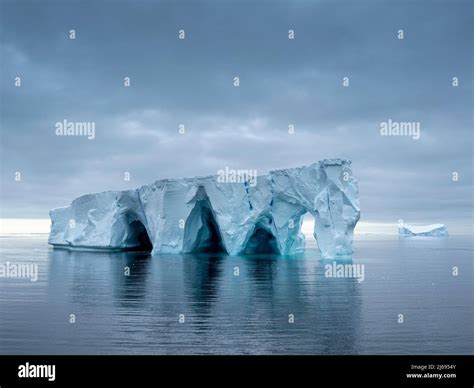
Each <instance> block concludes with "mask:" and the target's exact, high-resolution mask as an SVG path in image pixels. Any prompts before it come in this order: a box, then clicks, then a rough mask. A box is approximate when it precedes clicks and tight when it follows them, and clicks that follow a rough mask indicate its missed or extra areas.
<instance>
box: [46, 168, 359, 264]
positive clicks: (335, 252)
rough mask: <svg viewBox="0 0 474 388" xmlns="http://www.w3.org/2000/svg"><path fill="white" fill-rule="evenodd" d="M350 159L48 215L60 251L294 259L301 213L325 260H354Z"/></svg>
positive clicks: (156, 189)
mask: <svg viewBox="0 0 474 388" xmlns="http://www.w3.org/2000/svg"><path fill="white" fill-rule="evenodd" d="M350 165H351V162H350V161H348V160H341V159H331V160H322V161H320V162H317V163H314V164H312V165H310V166H305V167H298V168H291V169H284V170H275V171H271V172H270V173H269V174H268V175H264V176H258V177H256V179H254V180H252V181H250V180H247V179H246V180H244V181H242V182H241V183H235V182H234V183H229V182H225V181H222V180H220V179H218V177H217V176H206V177H196V178H181V179H163V180H159V181H156V182H155V183H153V184H151V185H149V186H143V187H141V188H139V189H136V190H128V191H107V192H102V193H97V194H88V195H84V196H82V197H79V198H77V199H75V200H74V201H72V203H71V205H70V206H67V207H63V208H58V209H54V210H51V211H50V217H51V221H52V223H51V233H50V236H49V243H50V244H52V245H54V246H56V247H67V248H90V249H111V250H114V249H118V250H124V249H147V250H152V253H161V252H162V253H189V252H205V251H221V252H226V253H228V254H232V255H235V254H254V253H276V254H294V253H297V252H301V251H302V250H304V246H305V237H304V235H303V234H302V233H301V224H302V222H303V216H304V215H305V214H306V213H310V214H311V215H312V216H313V217H314V219H315V226H314V237H315V238H316V239H317V242H318V247H319V250H320V252H321V256H322V257H323V258H335V257H341V256H350V255H351V254H352V239H353V231H354V227H355V225H356V223H357V221H358V220H359V216H360V209H359V192H358V185H357V180H356V179H355V178H354V177H353V176H352V172H351V169H350Z"/></svg>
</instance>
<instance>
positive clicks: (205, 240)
mask: <svg viewBox="0 0 474 388" xmlns="http://www.w3.org/2000/svg"><path fill="white" fill-rule="evenodd" d="M182 251H183V252H184V253H189V252H198V253H201V252H209V253H224V252H225V251H226V250H225V248H224V245H223V243H222V237H221V232H220V230H219V225H218V224H217V221H216V218H215V216H214V212H213V210H212V205H211V202H210V201H209V197H208V196H207V194H206V191H205V189H204V188H203V187H199V189H198V192H197V194H196V198H195V205H194V208H193V210H192V211H191V213H190V215H189V217H188V219H187V220H186V224H185V228H184V241H183V249H182Z"/></svg>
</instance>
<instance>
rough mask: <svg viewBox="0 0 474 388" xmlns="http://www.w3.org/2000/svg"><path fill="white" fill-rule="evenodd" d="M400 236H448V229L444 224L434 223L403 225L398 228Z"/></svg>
mask: <svg viewBox="0 0 474 388" xmlns="http://www.w3.org/2000/svg"><path fill="white" fill-rule="evenodd" d="M398 233H399V234H400V236H404V237H407V236H435V237H438V236H447V235H448V229H447V228H446V226H444V225H443V224H432V225H424V226H411V225H403V226H401V227H400V228H398Z"/></svg>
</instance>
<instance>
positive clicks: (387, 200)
mask: <svg viewBox="0 0 474 388" xmlns="http://www.w3.org/2000/svg"><path fill="white" fill-rule="evenodd" d="M0 4H1V8H0V15H1V16H0V22H1V23H0V34H1V40H0V54H1V55H0V66H1V72H0V88H1V94H0V103H1V104H0V109H1V110H0V129H1V137H0V145H1V147H0V152H1V155H0V156H1V159H0V160H1V166H0V170H1V171H0V172H1V188H0V217H2V218H15V219H18V218H24V219H45V218H48V211H49V210H50V209H52V208H56V207H61V206H66V205H68V204H69V203H70V202H71V200H72V199H74V198H75V197H78V196H80V195H83V194H86V193H91V192H99V191H104V190H126V189H133V188H136V187H140V186H142V185H145V184H149V183H151V182H153V181H155V180H158V179H163V178H171V177H192V176H196V175H210V174H215V173H216V172H217V171H218V170H219V169H222V168H225V167H229V168H235V169H255V170H257V171H258V173H259V174H265V173H267V172H268V171H270V170H272V169H278V168H287V167H296V166H301V165H307V164H311V163H314V162H316V161H318V160H321V159H325V158H336V157H340V158H346V159H350V160H351V161H352V171H353V174H354V175H355V177H356V178H357V179H358V181H359V191H360V202H361V221H363V222H367V223H396V222H397V221H398V220H399V219H403V220H404V221H405V222H406V223H408V224H410V223H413V224H430V223H437V222H440V223H444V224H446V225H447V226H448V228H450V230H451V231H454V232H458V233H472V225H473V223H472V220H473V213H472V209H473V206H472V205H473V189H472V183H473V182H472V175H473V140H474V137H473V114H472V108H473V91H472V86H473V82H472V67H473V66H472V65H473V58H472V51H473V25H474V23H473V3H472V1H458V0H454V1H453V0H450V1H448V0H446V1H434V0H433V1H430V0H428V1H416V0H415V1H383V0H382V1H375V0H374V1H372V0H364V1H292V2H289V1H271V2H270V1H258V0H257V1H252V2H250V1H217V0H213V1H199V2H198V1H177V2H174V1H173V2H172V1H90V2H88V1H81V2H76V1H61V2H60V1H48V0H46V1H42V2H39V1H27V0H23V1H21V0H20V1H11V0H1V1H0ZM71 30H74V31H75V39H70V31H71ZM179 30H184V33H185V39H179ZM289 30H293V31H294V39H289V34H288V31H289ZM399 30H403V39H399V38H400V33H399ZM16 77H19V78H20V81H21V84H20V86H17V85H16V83H18V82H16V81H18V79H17V78H16ZM125 77H129V79H130V86H125V85H124V78H125ZM234 77H238V78H239V86H235V85H234ZM344 77H348V81H349V83H348V86H345V85H344V83H343V81H344ZM453 77H456V78H457V80H458V83H457V86H453ZM346 85H347V83H346ZM63 120H68V121H70V122H93V123H94V125H95V137H94V139H88V138H87V137H86V136H57V134H56V123H57V122H63ZM389 120H392V122H409V123H418V124H419V127H420V138H419V139H414V138H413V136H382V135H381V132H380V128H381V124H382V123H384V122H388V121H389ZM180 125H184V128H185V131H184V133H180V132H179V126H180ZM289 125H293V126H294V133H292V134H290V133H289V131H288V126H289ZM453 172H456V173H457V178H458V179H457V180H453ZM18 173H20V174H18ZM125 173H129V176H130V180H129V181H127V180H125V179H124V177H125Z"/></svg>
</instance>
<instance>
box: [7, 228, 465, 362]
mask: <svg viewBox="0 0 474 388" xmlns="http://www.w3.org/2000/svg"><path fill="white" fill-rule="evenodd" d="M0 244H1V246H0V248H1V257H0V264H2V263H3V264H5V263H6V262H7V261H9V262H11V263H37V264H38V266H39V267H38V268H39V277H38V280H37V281H36V282H31V281H30V280H26V279H11V278H8V279H0V353H1V354H453V353H454V354H474V347H473V346H474V343H473V337H474V331H473V246H472V237H460V236H450V237H447V238H426V237H425V238H421V237H419V238H407V239H402V240H400V239H399V238H398V236H356V241H355V245H354V249H355V253H354V259H353V263H354V264H364V275H365V279H364V281H362V282H358V281H357V280H356V279H354V278H328V277H326V276H325V265H326V264H328V263H329V264H330V263H332V262H331V261H329V262H325V261H321V260H320V257H319V254H318V252H317V249H316V247H315V246H314V245H313V246H311V245H310V246H309V247H308V248H307V250H306V252H305V253H304V254H303V255H301V256H298V257H291V258H290V257H281V256H280V257H274V256H268V255H267V256H260V257H236V256H213V255H157V256H153V257H152V256H150V255H148V254H145V253H93V252H69V251H64V250H53V249H52V248H51V247H50V246H48V245H47V243H46V236H36V237H35V236H29V237H0ZM345 263H347V262H345ZM127 266H128V267H130V270H131V272H130V276H125V275H124V268H125V267H127ZM454 266H456V267H458V268H459V274H458V276H453V267H454ZM237 268H238V272H239V273H238V276H236V272H237ZM70 314H75V318H76V322H75V323H70ZM290 314H292V316H293V317H294V323H289V320H291V319H289V317H290V318H291V315H290ZM399 314H403V323H399V322H398V320H399ZM183 315H184V322H183V323H180V317H181V318H183ZM181 320H183V319H181Z"/></svg>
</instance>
